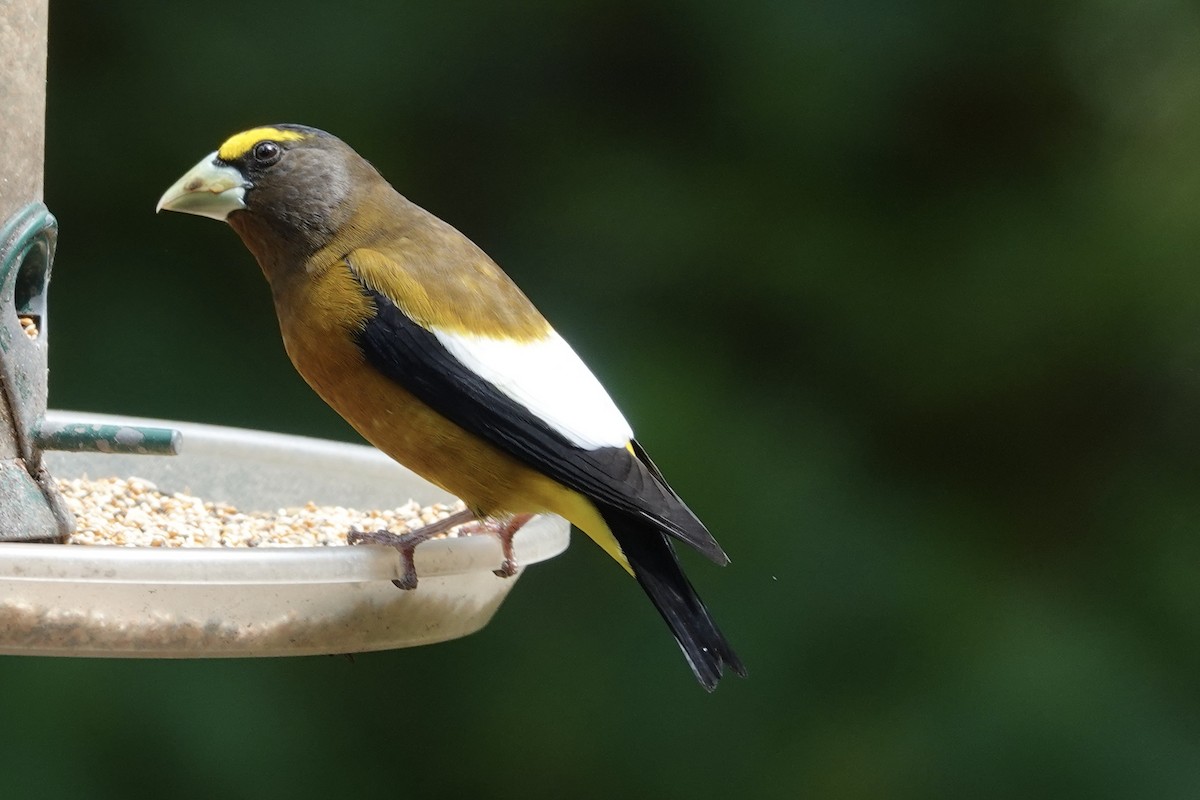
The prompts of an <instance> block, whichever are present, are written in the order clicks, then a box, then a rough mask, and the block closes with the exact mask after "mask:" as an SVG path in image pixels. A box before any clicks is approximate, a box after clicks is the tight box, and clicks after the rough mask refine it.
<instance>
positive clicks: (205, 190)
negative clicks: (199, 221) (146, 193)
mask: <svg viewBox="0 0 1200 800" xmlns="http://www.w3.org/2000/svg"><path fill="white" fill-rule="evenodd" d="M247 188H249V185H248V183H247V182H246V179H245V177H243V176H242V173H240V172H238V171H237V170H236V169H234V168H233V167H231V166H229V165H228V164H221V163H220V162H218V161H217V154H216V152H215V151H214V152H212V153H209V154H208V155H206V156H205V157H204V158H202V159H200V163H199V164H197V165H196V166H194V167H192V168H191V169H190V170H188V171H187V173H186V174H184V176H183V177H182V178H180V179H179V180H177V181H175V183H173V184H172V185H171V188H170V189H167V191H165V192H163V196H162V197H161V198H159V200H158V207H157V208H155V209H154V211H155V213H157V212H159V211H162V210H163V209H164V208H165V209H166V210H167V211H182V212H183V213H184V214H198V215H200V216H202V217H211V218H212V219H217V220H224V219H225V218H226V217H228V216H229V214H230V212H232V211H237V210H239V209H243V208H245V207H246V189H247Z"/></svg>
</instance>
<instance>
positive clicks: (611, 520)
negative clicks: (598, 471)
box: [600, 506, 746, 692]
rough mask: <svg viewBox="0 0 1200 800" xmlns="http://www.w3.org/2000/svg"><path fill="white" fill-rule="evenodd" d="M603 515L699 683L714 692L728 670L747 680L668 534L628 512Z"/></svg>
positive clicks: (611, 510) (603, 511)
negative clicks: (690, 578) (689, 579)
mask: <svg viewBox="0 0 1200 800" xmlns="http://www.w3.org/2000/svg"><path fill="white" fill-rule="evenodd" d="M600 514H601V516H603V517H604V521H605V522H606V523H607V524H608V527H609V529H610V530H611V531H612V532H613V536H614V537H616V540H617V544H619V545H620V546H621V550H622V551H624V553H625V557H626V558H627V559H629V565H630V566H631V567H633V574H634V577H636V578H637V581H638V583H639V584H641V586H642V589H643V590H645V592H646V594H647V595H649V597H650V601H651V602H652V603H654V607H655V608H657V609H658V613H659V614H662V618H663V619H664V620H666V621H667V626H668V627H669V628H670V629H671V633H672V634H674V636H675V641H677V642H679V647H680V648H681V649H682V650H683V655H684V656H685V657H686V658H687V660H688V664H689V665H690V666H691V668H692V672H694V673H695V674H696V680H698V681H700V684H701V685H702V686H703V687H704V688H705V689H707V690H708V691H710V692H711V691H712V690H713V689H715V688H717V682H718V681H720V680H721V674H722V672H724V669H725V666H726V665H728V666H729V668H730V669H732V670H733V671H734V672H736V673H737V674H738V675H741V676H742V677H745V676H746V668H745V667H744V666H742V662H741V659H739V658H738V657H737V655H736V654H735V653H734V652H733V648H732V647H730V646H729V642H727V641H726V640H725V636H724V635H723V634H722V633H721V631H720V630H719V629H718V628H717V625H716V623H715V622H713V619H712V616H711V615H710V614H709V613H708V609H707V608H705V607H704V603H702V602H701V601H700V598H699V596H697V594H696V590H695V589H693V588H692V584H691V583H690V582H689V581H688V579H687V576H685V575H684V574H683V569H682V568H681V567H680V566H679V557H678V556H676V555H675V549H674V547H672V545H671V542H670V540H669V539H668V538H667V535H666V534H664V533H663V532H662V531H661V530H659V529H658V528H657V527H656V526H655V525H654V524H653V523H651V522H649V521H648V520H646V519H644V518H643V517H640V516H637V515H635V514H630V513H629V512H626V511H620V510H617V509H614V508H611V507H604V506H600Z"/></svg>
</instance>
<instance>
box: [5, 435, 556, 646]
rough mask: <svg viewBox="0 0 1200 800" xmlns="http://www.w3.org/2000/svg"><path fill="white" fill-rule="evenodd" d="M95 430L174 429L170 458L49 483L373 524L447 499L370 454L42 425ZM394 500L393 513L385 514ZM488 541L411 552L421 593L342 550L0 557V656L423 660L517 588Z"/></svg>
mask: <svg viewBox="0 0 1200 800" xmlns="http://www.w3.org/2000/svg"><path fill="white" fill-rule="evenodd" d="M67 420H71V421H72V424H86V425H88V426H92V427H96V428H107V429H118V430H119V429H129V428H134V427H143V428H144V427H150V426H153V427H159V426H162V427H167V428H175V429H178V430H179V431H180V432H181V433H182V435H183V438H184V441H185V442H186V448H185V449H184V451H183V453H182V454H181V455H178V456H154V455H132V454H115V455H114V454H104V453H94V452H93V453H66V452H56V453H47V454H46V456H45V462H46V466H47V467H48V468H49V470H50V471H51V472H52V473H53V474H55V475H58V476H60V477H64V478H71V477H83V476H88V477H93V478H94V477H98V476H109V475H118V476H130V475H137V476H138V477H142V478H145V479H147V480H150V481H152V482H154V483H155V484H157V485H158V487H159V489H160V490H162V491H164V492H173V491H183V492H187V493H189V494H196V495H199V496H201V497H204V498H205V499H210V500H222V501H225V502H228V503H231V504H233V505H236V506H238V507H239V508H242V509H244V510H266V511H274V510H275V509H277V508H281V507H294V506H300V505H304V504H305V503H306V502H308V501H313V502H316V503H318V504H322V505H325V504H342V505H350V506H355V507H359V508H386V507H391V506H395V505H397V504H398V502H401V501H403V500H405V499H407V498H409V497H412V498H414V499H416V500H417V502H419V503H422V504H429V503H436V502H452V501H453V498H452V497H451V496H450V495H448V494H446V493H445V492H443V491H442V490H440V489H437V488H436V487H434V486H432V485H431V484H429V483H426V482H425V481H424V480H422V479H421V478H419V477H417V476H416V475H414V474H413V473H412V472H410V471H408V470H406V469H404V468H403V467H401V466H400V465H399V464H397V463H395V462H394V461H392V460H391V459H389V458H388V457H386V456H384V455H383V454H382V453H380V452H379V451H378V450H375V449H374V448H370V447H364V446H362V445H351V444H342V443H338V442H328V441H323V440H319V439H310V438H305V437H300V436H285V435H282V434H274V433H264V432H261V431H249V430H240V429H235V428H224V427H217V426H210V425H196V424H189V423H184V422H169V423H164V422H161V421H154V420H141V419H129V418H123V417H111V416H101V415H94V414H83V413H76V412H71V413H69V414H68V413H65V412H50V413H49V414H48V416H47V421H48V423H49V424H51V425H53V426H55V427H58V426H60V425H62V424H65V423H66V421H67ZM398 498H399V500H398ZM568 541H569V539H568V526H567V523H566V522H565V521H563V520H561V519H559V518H558V517H550V516H543V517H538V518H535V519H534V520H533V521H531V522H530V523H528V524H527V525H525V527H523V528H522V529H521V530H520V531H519V532H518V533H517V535H516V537H515V539H514V547H515V552H516V558H517V562H518V563H519V564H520V565H521V566H522V568H523V567H524V566H526V565H528V564H532V563H536V562H538V561H543V560H545V559H548V558H551V557H553V556H555V555H558V554H559V553H561V552H562V551H563V550H565V549H566V547H567V544H568ZM501 558H502V556H501V551H500V545H499V543H498V542H497V541H496V539H495V538H494V537H492V536H486V535H484V536H464V537H458V538H449V539H433V540H430V541H428V542H425V543H424V544H422V545H421V546H419V547H418V548H417V549H416V554H415V560H416V567H417V574H418V575H419V576H420V583H419V585H418V586H417V588H416V589H415V590H412V591H401V590H400V589H397V588H396V587H395V586H393V585H392V583H391V581H392V580H393V579H395V578H398V577H399V576H400V574H401V565H400V560H399V554H398V553H397V552H396V551H395V550H394V549H392V548H390V547H383V546H378V545H371V546H363V545H359V546H354V547H340V546H330V547H288V548H283V547H271V548H238V549H233V548H229V549H224V548H149V547H137V548H133V547H109V546H102V545H79V546H74V545H72V546H67V545H54V544H7V545H2V546H0V598H3V600H0V653H4V654H26V655H71V656H119V657H155V658H189V657H190V658H197V657H203V658H210V657H227V656H280V655H308V654H317V653H349V652H361V651H368V650H382V649H390V648H398V647H407V646H411V645H418V644H430V643H433V642H440V641H445V640H447V639H453V638H456V637H459V636H464V635H466V634H468V633H472V632H474V631H476V630H479V629H480V628H482V627H483V626H484V625H485V624H487V622H488V620H490V619H491V617H492V615H493V614H494V613H495V611H496V609H497V607H498V606H499V605H500V602H501V601H502V600H503V599H504V597H505V596H506V595H507V594H508V592H509V591H510V590H511V589H512V587H513V585H514V584H515V583H516V581H517V579H518V577H519V574H520V573H518V575H515V576H513V577H512V578H499V577H497V576H495V575H494V574H493V573H492V570H493V569H495V568H496V567H497V565H499V563H500V561H501Z"/></svg>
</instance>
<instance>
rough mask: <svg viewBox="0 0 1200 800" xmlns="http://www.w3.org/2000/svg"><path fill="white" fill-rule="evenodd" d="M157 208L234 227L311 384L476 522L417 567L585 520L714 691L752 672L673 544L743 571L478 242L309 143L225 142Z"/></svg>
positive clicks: (334, 151)
mask: <svg viewBox="0 0 1200 800" xmlns="http://www.w3.org/2000/svg"><path fill="white" fill-rule="evenodd" d="M158 208H159V209H160V210H161V209H168V210H171V211H182V212H186V213H189V214H199V215H201V216H206V217H211V218H213V219H217V220H224V221H226V222H228V223H229V225H230V226H232V227H233V229H234V230H235V231H237V233H238V235H239V236H241V238H242V241H243V242H244V243H245V245H246V247H247V248H249V250H250V252H251V253H253V254H254V257H255V258H256V259H257V260H258V263H259V266H260V267H261V268H262V271H263V274H264V275H265V276H266V278H267V281H268V282H269V283H270V286H271V294H272V296H273V298H274V300H275V310H276V312H277V313H278V315H279V327H280V330H281V332H282V334H283V342H284V345H285V347H286V348H287V353H288V355H289V356H290V357H291V359H292V363H293V364H295V366H296V369H297V370H298V371H299V372H300V374H301V375H302V376H303V377H304V379H305V380H306V381H308V383H309V385H310V386H312V388H313V389H314V390H315V391H316V392H317V394H319V395H320V396H321V397H322V398H323V399H324V400H325V402H327V403H328V404H329V405H330V406H332V407H333V408H334V409H335V410H336V411H337V412H338V413H339V414H341V415H342V416H343V417H345V418H346V420H347V421H348V422H349V423H350V424H351V425H352V426H353V427H354V428H355V429H356V430H357V431H358V432H359V433H361V434H362V435H363V436H364V437H365V438H366V439H367V441H369V442H371V443H372V444H373V445H375V446H376V447H378V448H379V449H380V450H382V451H383V452H384V453H387V454H388V455H389V456H391V457H392V458H394V459H396V460H397V461H399V462H400V463H402V464H404V465H405V466H407V467H409V468H410V469H412V470H413V471H415V472H417V473H418V474H420V475H421V476H423V477H424V478H426V479H427V480H429V481H431V482H433V483H435V484H437V485H438V486H440V487H442V488H443V489H445V490H447V491H449V492H451V493H452V494H454V495H457V496H458V497H459V498H461V499H462V500H463V501H464V503H465V504H466V507H467V509H468V511H467V512H466V514H465V515H458V516H456V517H453V518H452V519H451V520H450V521H449V522H447V523H443V524H440V525H439V524H437V523H435V527H432V528H426V529H422V530H419V531H416V532H415V533H410V534H405V535H403V536H396V535H393V534H389V533H387V532H377V533H374V534H358V535H355V536H352V537H351V541H352V542H382V543H385V544H392V545H393V546H396V547H397V549H398V550H400V551H401V553H402V555H404V557H405V570H406V573H405V576H404V579H403V580H401V581H398V585H401V586H403V587H406V588H411V587H412V586H415V573H414V572H413V569H412V548H413V547H415V546H416V543H417V542H419V541H421V540H423V539H424V538H428V536H429V535H432V533H435V532H438V531H440V530H443V529H445V528H446V527H448V526H449V525H450V524H453V523H462V522H465V521H467V520H468V519H477V520H479V521H480V522H478V523H476V524H477V525H483V526H486V527H487V528H488V529H489V530H492V531H494V532H496V533H498V534H499V535H500V537H501V540H502V543H503V545H504V551H505V562H504V565H503V566H502V568H501V569H500V570H498V573H499V574H512V572H513V571H514V569H515V567H514V564H513V562H512V535H513V533H515V531H516V530H517V528H519V527H520V525H521V524H523V523H524V521H526V520H528V519H529V518H530V517H531V516H532V515H534V514H541V513H547V512H549V513H553V514H558V515H560V516H562V517H564V518H566V519H568V520H570V521H571V522H572V523H573V524H574V525H575V526H576V527H578V528H579V529H581V530H582V531H583V532H584V533H586V534H587V535H588V536H590V537H591V538H592V539H593V540H594V541H595V542H596V543H597V544H599V545H600V546H601V547H602V548H604V550H605V551H606V552H607V553H608V554H609V555H610V556H612V557H613V558H614V559H616V561H617V562H618V563H619V564H620V565H621V566H622V567H624V568H625V569H626V570H627V571H628V572H629V573H630V574H632V575H633V577H634V578H636V579H637V581H638V583H639V584H640V585H641V587H642V589H644V590H645V592H646V594H647V595H649V597H650V600H651V601H652V602H653V603H654V606H655V607H656V608H657V609H658V611H659V613H660V614H662V616H663V618H664V619H665V620H666V622H667V625H668V626H670V629H671V632H672V633H673V634H674V636H675V639H676V641H678V642H679V646H680V647H681V648H682V649H683V653H684V655H685V656H686V657H687V660H688V663H689V664H690V665H691V668H692V670H693V671H694V672H695V674H696V677H697V679H698V680H699V681H700V683H701V684H702V685H703V686H704V687H705V688H707V689H709V690H712V689H713V688H714V687H715V686H716V685H717V682H718V681H719V680H720V678H721V674H722V672H723V670H724V668H725V667H726V666H728V667H729V668H731V669H732V670H733V671H735V672H737V673H738V674H739V675H744V674H745V668H744V667H743V666H742V663H741V661H740V660H739V659H738V657H737V655H735V654H734V652H733V650H732V648H731V647H730V646H729V643H728V642H727V641H726V639H725V637H724V636H723V635H722V634H721V632H720V630H718V629H717V626H716V624H715V623H714V622H713V619H712V617H711V616H710V615H709V612H708V610H707V609H706V608H705V607H704V604H703V603H702V602H701V601H700V598H699V597H698V596H697V595H696V592H695V590H694V589H693V588H692V585H691V584H690V583H689V582H688V580H687V578H686V577H685V576H684V574H683V571H682V569H681V568H680V565H679V561H678V558H677V556H676V554H675V551H674V548H673V546H672V541H671V540H672V539H675V540H678V541H681V542H684V543H686V544H688V545H691V546H692V547H694V548H696V549H697V550H699V551H700V552H701V553H703V554H704V555H706V556H708V558H710V559H711V560H712V561H714V562H716V563H717V564H726V563H728V561H729V559H728V557H727V556H726V555H725V553H724V551H723V550H722V549H721V547H720V545H718V544H717V542H716V540H715V539H713V537H712V535H711V534H709V532H708V530H707V529H706V528H705V527H704V525H703V524H702V523H701V522H700V520H698V519H697V518H696V516H695V515H694V514H693V513H692V512H691V511H690V510H689V509H688V507H687V506H686V505H684V503H683V501H682V500H681V499H680V498H679V496H678V495H677V494H675V492H674V491H673V490H672V489H671V488H670V487H669V486H668V485H667V482H666V481H665V480H664V479H663V476H662V473H660V472H659V471H658V469H657V468H656V467H655V466H654V464H653V463H652V462H651V461H650V459H649V458H648V457H647V456H646V452H645V451H644V450H643V449H642V447H641V445H639V444H638V443H637V441H635V440H634V438H633V431H632V430H631V429H630V427H629V423H628V422H626V421H625V418H624V417H623V416H622V415H621V412H620V411H618V410H617V407H616V406H615V405H614V404H613V401H612V400H611V399H610V398H609V396H608V394H607V393H606V392H605V391H604V389H603V388H602V387H601V386H600V383H599V382H598V381H597V380H596V378H595V377H594V376H593V375H592V373H591V372H590V371H589V370H588V368H587V367H586V366H585V365H584V364H583V362H582V361H581V360H580V359H579V357H578V356H576V355H575V353H574V351H573V350H571V348H570V346H569V345H568V344H567V343H566V342H565V341H564V340H563V339H562V337H560V336H559V335H558V334H557V333H555V331H554V329H553V328H551V327H550V325H549V323H547V322H546V320H545V319H544V318H543V317H542V315H541V314H540V313H538V311H537V309H536V308H534V307H533V304H532V303H530V301H529V300H528V298H526V297H525V295H524V294H523V293H522V292H521V290H520V289H518V288H517V286H516V285H515V284H514V283H513V282H512V281H511V280H510V279H509V278H508V276H507V275H505V274H504V273H503V272H502V271H501V270H500V268H499V267H498V266H496V264H495V263H494V262H493V261H492V260H491V259H490V258H488V256H487V255H486V254H484V252H483V251H482V250H480V249H479V248H478V247H476V246H475V245H474V244H473V243H472V242H471V241H470V240H469V239H467V237H465V236H463V235H462V234H461V233H459V232H458V231H457V230H455V229H454V228H452V227H451V226H450V225H447V224H446V223H445V222H443V221H442V220H440V219H438V218H437V217H435V216H433V215H432V214H430V213H429V212H427V211H425V210H424V209H421V208H419V207H417V206H416V205H414V204H413V203H411V202H409V201H408V200H407V199H405V198H404V197H402V196H401V195H400V194H399V193H398V192H396V190H395V189H393V188H392V187H391V185H390V184H388V182H387V181H385V180H384V179H383V177H382V176H380V174H379V173H378V172H377V171H376V170H375V168H374V167H372V166H371V165H370V164H369V163H367V161H366V160H364V159H363V158H362V157H360V156H359V155H358V154H357V153H355V152H354V151H353V150H352V149H350V147H349V146H347V145H346V144H345V143H344V142H342V141H341V140H340V139H338V138H337V137H335V136H332V135H330V134H328V133H325V132H324V131H319V130H316V129H314V128H308V127H303V126H300V125H271V126H267V127H260V128H253V129H251V130H247V131H243V132H242V133H239V134H236V135H234V136H232V137H230V138H229V139H227V140H226V141H225V143H224V144H222V145H221V146H220V148H219V149H217V151H216V152H214V153H210V154H209V155H207V156H205V157H204V158H203V159H201V161H200V163H199V164H197V165H196V166H195V167H193V168H192V169H191V170H190V171H189V172H188V173H187V174H185V175H184V176H183V177H182V178H180V179H179V180H178V181H177V182H176V183H175V185H173V186H172V187H171V188H170V189H168V190H167V191H166V193H165V194H164V195H163V196H162V199H161V200H160V201H159V203H158Z"/></svg>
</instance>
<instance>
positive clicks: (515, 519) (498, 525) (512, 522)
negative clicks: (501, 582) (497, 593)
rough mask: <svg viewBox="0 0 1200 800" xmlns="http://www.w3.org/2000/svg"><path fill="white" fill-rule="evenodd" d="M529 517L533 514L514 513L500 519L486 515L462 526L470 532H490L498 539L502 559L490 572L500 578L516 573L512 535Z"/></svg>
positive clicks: (514, 534)
mask: <svg viewBox="0 0 1200 800" xmlns="http://www.w3.org/2000/svg"><path fill="white" fill-rule="evenodd" d="M531 519H533V514H514V515H513V516H511V517H505V518H502V519H496V518H495V517H488V518H487V519H480V520H476V521H475V522H472V523H470V524H468V525H465V526H463V530H464V531H468V532H469V533H472V534H475V533H490V534H491V535H492V536H495V537H496V538H497V539H499V540H500V550H501V552H503V554H504V560H503V561H502V562H500V569H494V570H492V573H493V574H494V575H496V576H497V577H500V578H511V577H512V576H513V575H516V574H517V561H516V559H515V558H513V537H514V536H516V535H517V531H519V530H521V528H523V527H524V526H525V523H526V522H529V520H531Z"/></svg>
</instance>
